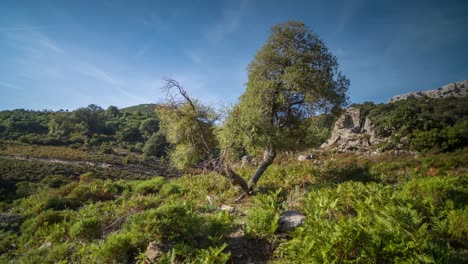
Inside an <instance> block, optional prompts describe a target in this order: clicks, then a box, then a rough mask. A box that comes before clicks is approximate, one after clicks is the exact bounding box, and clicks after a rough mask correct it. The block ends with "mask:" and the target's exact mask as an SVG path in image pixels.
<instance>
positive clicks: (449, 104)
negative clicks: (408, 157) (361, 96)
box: [354, 97, 468, 151]
mask: <svg viewBox="0 0 468 264" xmlns="http://www.w3.org/2000/svg"><path fill="white" fill-rule="evenodd" d="M354 106H355V107H358V108H360V109H361V118H362V119H364V118H365V117H369V118H370V119H371V120H372V122H373V123H374V124H375V130H376V132H377V133H378V134H379V135H381V136H385V137H389V136H391V141H390V142H388V143H387V144H386V145H385V146H383V148H384V149H387V150H390V149H394V148H396V146H397V145H398V144H403V145H405V146H404V147H405V148H407V149H411V150H415V151H453V150H454V149H456V148H462V147H464V146H466V145H467V144H468V136H467V135H468V111H467V109H468V102H467V100H466V98H464V97H462V98H457V97H449V98H442V99H431V98H409V99H408V100H402V101H397V102H393V103H389V104H379V105H375V104H373V103H370V102H368V103H364V104H361V105H354ZM361 121H362V120H361ZM402 139H403V140H402Z"/></svg>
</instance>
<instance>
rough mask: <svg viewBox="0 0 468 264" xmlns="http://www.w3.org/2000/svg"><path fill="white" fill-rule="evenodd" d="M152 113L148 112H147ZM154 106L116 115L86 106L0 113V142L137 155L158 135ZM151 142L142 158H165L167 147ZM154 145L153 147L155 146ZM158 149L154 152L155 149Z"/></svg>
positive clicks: (110, 110)
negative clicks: (74, 108) (75, 108)
mask: <svg viewBox="0 0 468 264" xmlns="http://www.w3.org/2000/svg"><path fill="white" fill-rule="evenodd" d="M151 109H152V110H151ZM154 109H155V105H141V106H135V107H132V108H128V109H124V110H122V111H120V110H119V109H118V108H117V107H115V106H110V107H109V108H108V109H106V110H104V109H102V108H101V107H99V106H97V105H89V106H88V107H82V108H79V109H77V110H75V111H72V112H68V111H66V112H65V111H58V112H52V111H46V110H44V111H28V110H23V109H19V110H13V111H1V112H0V139H3V140H10V141H16V142H22V143H27V144H37V145H48V146H67V147H72V148H78V149H83V150H90V149H92V150H100V151H101V152H102V153H104V154H112V153H113V151H114V150H116V151H120V152H122V151H127V152H134V153H139V154H141V153H142V151H143V146H144V145H145V143H146V142H147V141H148V139H150V138H151V137H152V136H153V135H154V134H157V132H158V131H159V119H158V117H157V115H156V113H155V111H154ZM155 139H156V138H153V140H152V142H153V143H151V144H149V145H152V147H148V148H152V149H151V151H145V155H146V157H152V156H157V157H161V156H165V155H166V151H165V149H166V148H167V147H168V145H167V143H166V141H165V139H161V135H160V136H158V137H157V142H155ZM155 144H156V145H155ZM156 147H157V148H158V149H155V148H156Z"/></svg>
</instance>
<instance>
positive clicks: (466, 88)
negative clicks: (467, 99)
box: [388, 80, 468, 103]
mask: <svg viewBox="0 0 468 264" xmlns="http://www.w3.org/2000/svg"><path fill="white" fill-rule="evenodd" d="M466 95H468V80H466V81H461V82H455V83H451V84H447V85H445V86H442V87H440V88H438V89H434V90H428V91H421V92H411V93H406V94H400V95H395V96H393V97H392V98H390V100H389V101H388V102H389V103H392V102H396V101H400V100H407V99H408V98H412V97H414V98H420V97H429V98H446V97H451V96H453V97H464V96H466Z"/></svg>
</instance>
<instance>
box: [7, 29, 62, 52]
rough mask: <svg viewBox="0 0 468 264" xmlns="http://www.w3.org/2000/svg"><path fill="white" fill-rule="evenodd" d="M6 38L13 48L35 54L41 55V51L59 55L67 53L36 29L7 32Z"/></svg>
mask: <svg viewBox="0 0 468 264" xmlns="http://www.w3.org/2000/svg"><path fill="white" fill-rule="evenodd" d="M6 37H7V39H8V40H9V41H10V42H11V44H12V46H13V47H17V48H22V49H23V50H26V51H32V52H33V53H35V54H39V53H40V52H41V51H43V52H54V53H58V54H63V53H65V50H64V49H63V48H61V47H60V46H59V45H58V44H57V43H56V42H55V41H54V40H52V39H51V38H50V37H48V36H46V35H45V34H43V33H41V32H40V31H39V30H37V29H36V28H24V30H21V31H18V32H7V33H6Z"/></svg>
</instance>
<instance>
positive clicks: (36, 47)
mask: <svg viewBox="0 0 468 264" xmlns="http://www.w3.org/2000/svg"><path fill="white" fill-rule="evenodd" d="M467 10H468V1H429V0H427V1H411V0H406V1H373V0H368V1H366V0H356V1H354V0H344V1H334V0H327V1H292V0H289V1H273V0H271V1H260V0H259V1H256V0H251V1H250V0H244V1H196V0H194V1H175V0H173V1H142V0H135V1H120V0H93V1H85V0H80V1H73V0H68V1H66V0H62V1H52V0H50V1H47V0H30V1H22V0H11V1H10V0H2V1H0V110H1V109H15V108H27V109H38V110H41V109H54V110H58V109H61V108H62V109H70V110H72V109H76V108H78V107H81V106H86V105H88V104H92V103H94V104H98V105H100V106H102V107H107V106H109V105H116V106H118V107H126V106H131V105H136V104H141V103H151V102H157V101H159V100H161V99H162V98H163V95H162V93H161V90H160V87H161V86H162V85H163V82H162V78H163V77H165V76H167V77H171V78H174V79H176V80H178V81H179V82H180V83H181V84H182V85H183V86H184V87H185V88H186V89H187V90H188V91H189V92H190V93H191V94H192V96H194V97H198V98H199V99H201V100H202V101H204V102H207V103H212V104H216V105H226V104H231V103H235V102H236V101H237V98H238V97H239V96H240V95H241V94H242V92H243V91H244V89H245V86H244V84H245V83H246V81H247V72H246V68H247V65H248V64H249V62H250V61H251V60H252V58H253V56H254V54H255V52H256V51H257V50H258V49H259V48H260V47H261V46H262V45H263V43H264V42H265V40H266V39H267V37H268V35H269V29H270V27H271V26H273V25H275V24H277V23H281V22H284V21H287V20H300V21H303V22H305V23H306V24H307V25H308V26H309V27H310V28H311V29H312V30H313V31H314V32H316V33H317V34H318V35H319V36H320V37H321V38H322V39H323V40H324V41H325V43H326V45H327V46H328V48H329V49H330V50H331V52H332V53H333V54H334V55H336V56H337V58H338V62H339V63H340V69H341V70H342V72H343V73H344V74H345V75H346V76H347V77H348V78H349V79H350V80H351V86H350V89H349V92H348V93H349V96H350V101H351V102H363V101H374V102H385V101H387V100H388V99H389V98H390V97H391V96H393V95H395V94H400V93H405V92H409V91H415V90H424V89H431V88H437V87H440V86H441V85H444V84H447V83H450V82H454V81H460V80H465V79H468V63H467V62H468V49H467V47H468V46H467V43H468V29H467V28H468V12H467Z"/></svg>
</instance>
